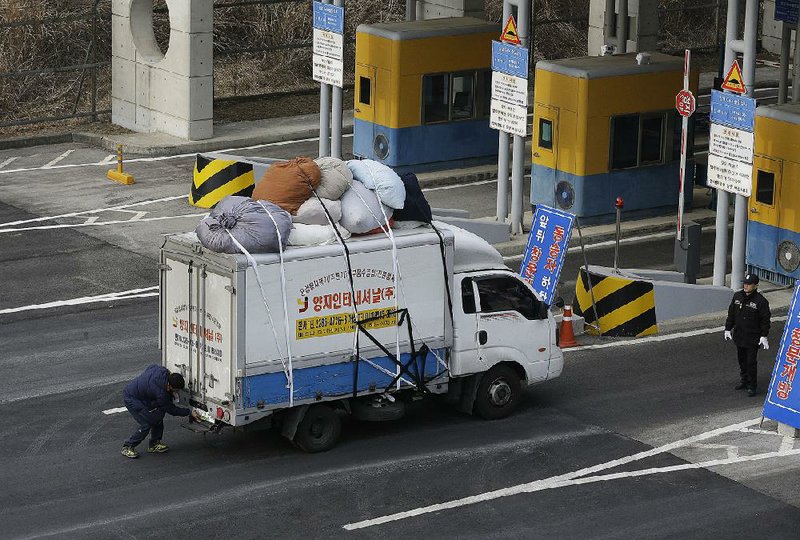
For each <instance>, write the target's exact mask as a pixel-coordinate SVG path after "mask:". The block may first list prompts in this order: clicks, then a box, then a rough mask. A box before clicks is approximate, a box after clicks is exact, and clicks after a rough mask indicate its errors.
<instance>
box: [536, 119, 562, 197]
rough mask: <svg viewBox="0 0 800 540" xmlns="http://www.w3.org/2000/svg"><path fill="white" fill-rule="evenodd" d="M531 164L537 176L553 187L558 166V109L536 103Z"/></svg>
mask: <svg viewBox="0 0 800 540" xmlns="http://www.w3.org/2000/svg"><path fill="white" fill-rule="evenodd" d="M532 144H533V163H534V164H535V165H540V166H541V167H540V168H539V170H537V171H536V172H537V175H541V177H542V178H543V179H544V180H545V181H546V183H548V184H549V185H553V186H555V180H556V165H557V164H558V108H557V107H550V106H547V105H542V104H540V103H536V104H535V105H534V113H533V143H532Z"/></svg>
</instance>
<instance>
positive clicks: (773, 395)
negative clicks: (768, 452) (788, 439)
mask: <svg viewBox="0 0 800 540" xmlns="http://www.w3.org/2000/svg"><path fill="white" fill-rule="evenodd" d="M798 361H800V282H798V283H797V284H796V285H795V287H794V296H793V297H792V303H791V306H790V307H789V315H788V317H787V319H786V326H785V327H784V329H783V337H781V343H780V346H779V347H778V357H777V358H776V359H775V369H774V370H773V372H772V378H771V379H770V382H769V388H768V389H767V398H766V400H765V401H764V416H766V417H767V418H772V419H773V420H777V421H778V422H780V423H782V424H786V425H789V426H792V427H794V428H800V388H798V389H797V390H794V389H793V388H792V386H793V385H794V379H795V375H796V373H797V363H798Z"/></svg>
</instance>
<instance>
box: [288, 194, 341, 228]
mask: <svg viewBox="0 0 800 540" xmlns="http://www.w3.org/2000/svg"><path fill="white" fill-rule="evenodd" d="M320 201H322V203H321V204H320ZM323 204H324V205H325V208H327V209H328V213H329V214H330V215H331V220H332V221H333V222H334V223H338V222H339V221H340V220H341V219H342V203H341V201H338V200H336V201H332V200H330V199H319V200H317V198H316V197H314V196H313V195H312V196H311V198H310V199H308V200H307V201H306V202H304V203H303V204H301V205H300V208H298V209H297V213H296V214H295V215H293V216H292V221H293V222H294V223H303V224H305V225H328V218H327V216H326V215H325V210H323V209H322V205H323Z"/></svg>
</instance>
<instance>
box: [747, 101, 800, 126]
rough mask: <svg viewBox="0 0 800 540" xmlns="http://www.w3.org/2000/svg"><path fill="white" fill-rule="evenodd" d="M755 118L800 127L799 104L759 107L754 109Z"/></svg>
mask: <svg viewBox="0 0 800 540" xmlns="http://www.w3.org/2000/svg"><path fill="white" fill-rule="evenodd" d="M756 116H761V117H763V118H770V119H772V120H777V121H778V122H786V123H787V124H796V125H800V103H784V104H783V105H761V106H759V107H758V108H757V109H756Z"/></svg>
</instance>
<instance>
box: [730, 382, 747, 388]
mask: <svg viewBox="0 0 800 540" xmlns="http://www.w3.org/2000/svg"><path fill="white" fill-rule="evenodd" d="M745 388H747V385H746V384H744V383H743V382H740V383H739V384H737V385H736V386H734V387H733V389H734V390H744V389H745Z"/></svg>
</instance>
